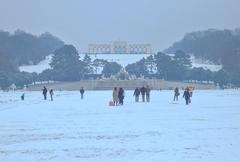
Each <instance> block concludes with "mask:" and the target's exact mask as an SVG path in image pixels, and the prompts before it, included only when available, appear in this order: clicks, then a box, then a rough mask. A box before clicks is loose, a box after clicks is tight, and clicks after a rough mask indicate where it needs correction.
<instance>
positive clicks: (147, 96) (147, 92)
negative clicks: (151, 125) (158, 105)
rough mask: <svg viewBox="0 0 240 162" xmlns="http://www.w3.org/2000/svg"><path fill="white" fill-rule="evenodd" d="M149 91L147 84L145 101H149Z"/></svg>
mask: <svg viewBox="0 0 240 162" xmlns="http://www.w3.org/2000/svg"><path fill="white" fill-rule="evenodd" d="M150 92H151V88H150V87H149V86H148V85H147V87H146V99H147V102H150Z"/></svg>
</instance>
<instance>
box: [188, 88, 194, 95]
mask: <svg viewBox="0 0 240 162" xmlns="http://www.w3.org/2000/svg"><path fill="white" fill-rule="evenodd" d="M188 88H189V93H190V97H192V95H193V90H194V87H188Z"/></svg>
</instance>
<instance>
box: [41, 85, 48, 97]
mask: <svg viewBox="0 0 240 162" xmlns="http://www.w3.org/2000/svg"><path fill="white" fill-rule="evenodd" d="M47 92H48V90H47V88H46V87H45V86H44V87H43V90H42V93H43V97H44V100H47Z"/></svg>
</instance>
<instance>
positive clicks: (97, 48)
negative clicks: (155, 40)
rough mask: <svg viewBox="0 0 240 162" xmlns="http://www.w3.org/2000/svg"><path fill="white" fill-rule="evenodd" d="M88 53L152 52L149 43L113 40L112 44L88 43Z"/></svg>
mask: <svg viewBox="0 0 240 162" xmlns="http://www.w3.org/2000/svg"><path fill="white" fill-rule="evenodd" d="M88 53H89V54H152V47H151V44H128V43H127V42H126V41H115V42H113V43H112V44H89V45H88Z"/></svg>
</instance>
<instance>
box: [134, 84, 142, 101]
mask: <svg viewBox="0 0 240 162" xmlns="http://www.w3.org/2000/svg"><path fill="white" fill-rule="evenodd" d="M140 93H141V92H140V90H139V88H138V87H137V88H136V89H135V90H134V93H133V96H135V102H139V95H140Z"/></svg>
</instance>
